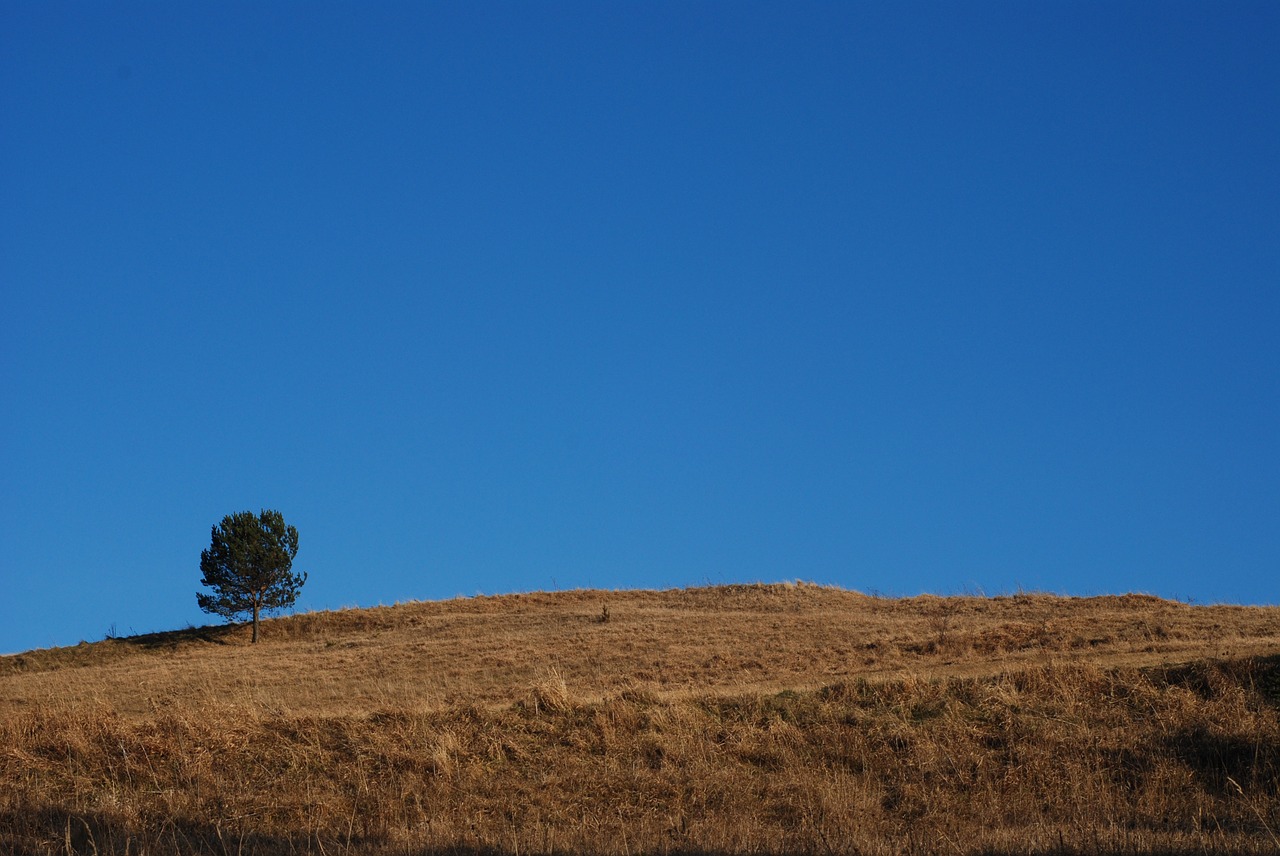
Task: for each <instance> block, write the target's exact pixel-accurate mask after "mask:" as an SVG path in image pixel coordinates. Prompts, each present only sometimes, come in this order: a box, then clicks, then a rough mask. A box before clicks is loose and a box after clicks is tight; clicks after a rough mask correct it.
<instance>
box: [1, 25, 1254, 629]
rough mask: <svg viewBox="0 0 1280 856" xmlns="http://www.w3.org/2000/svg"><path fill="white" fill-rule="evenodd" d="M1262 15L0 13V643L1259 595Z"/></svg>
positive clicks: (1245, 599)
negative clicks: (201, 630)
mask: <svg viewBox="0 0 1280 856" xmlns="http://www.w3.org/2000/svg"><path fill="white" fill-rule="evenodd" d="M1277 44H1280V5H1277V4H1275V3H1207V2H1206V3H1180V2H1162V3H1146V2H1143V3H1090V2H1044V3H1015V2H974V3H964V4H955V3H943V4H932V3H899V2H867V3H843V2H841V3H806V2H799V3H791V2H788V3H742V2H733V3H730V2H683V1H682V2H674V3H659V2H645V3H632V2H624V3H526V2H520V3H489V2H485V3H473V2H467V3H457V4H447V3H416V2H415V3H410V2H405V3H390V2H379V3H371V4H363V3H362V4H357V3H349V4H341V3H279V2H266V3H261V2H255V3H245V4H238V3H217V4H185V3H182V4H175V3H140V2H126V3H116V4H90V3H78V2H77V3H28V2H12V0H0V117H3V118H0V405H2V407H3V413H4V418H3V421H2V422H0V479H2V481H3V493H2V494H0V652H11V651H19V650H25V649H29V648H34V647H44V646H48V645H54V644H74V643H76V642H77V641H79V640H81V639H86V640H94V639H100V638H102V637H103V635H104V634H106V633H108V632H116V633H120V634H127V633H130V632H139V633H140V632H147V631H154V630H161V629H169V628H176V627H184V626H186V625H187V624H188V623H194V624H204V623H213V622H215V621H217V620H218V619H216V618H215V617H213V616H206V615H204V614H203V613H201V612H200V611H199V610H198V609H197V607H196V603H195V592H196V591H197V589H198V588H199V578H200V573H199V567H198V565H199V557H200V551H201V550H202V549H204V548H206V547H208V546H209V535H210V528H211V527H212V526H213V525H214V524H215V523H217V522H218V521H220V520H221V518H222V517H223V516H224V515H226V514H230V513H233V512H236V511H242V510H252V511H255V512H256V511H257V510H259V509H261V508H275V509H279V510H280V511H282V512H283V514H284V516H285V519H286V520H287V521H288V522H289V523H290V524H292V525H294V526H296V527H297V528H298V530H299V533H300V549H299V552H298V557H297V560H296V562H295V569H297V570H304V571H307V572H308V573H309V574H310V580H309V581H308V583H307V585H306V587H305V588H304V590H303V594H302V596H301V598H300V599H299V602H298V607H299V608H301V609H325V608H337V607H342V606H352V605H360V606H371V605H377V604H379V603H392V602H395V601H398V600H404V599H434V598H442V597H451V596H454V595H457V594H464V595H470V594H475V593H477V592H484V593H500V592H507V591H527V590H535V589H553V588H560V589H564V588H577V587H597V588H649V587H672V586H688V585H700V584H704V583H728V582H751V581H757V580H766V581H768V580H782V579H796V578H800V579H806V580H814V581H817V582H823V583H834V584H838V585H841V586H844V587H847V588H854V589H858V590H861V591H868V592H873V591H874V592H882V593H886V594H915V593H918V592H922V591H929V592H936V593H943V594H945V593H952V592H959V591H981V592H986V593H988V594H996V593H1003V592H1009V591H1014V590H1017V589H1034V590H1047V591H1054V592H1061V593H1065V594H1078V595H1087V594H1097V593H1104V592H1123V591H1144V592H1150V593H1154V594H1159V595H1162V596H1165V597H1178V598H1183V599H1192V600H1195V601H1197V602H1211V601H1230V602H1243V603H1275V602H1277V601H1280V442H1278V441H1280V51H1277V50H1276V45H1277Z"/></svg>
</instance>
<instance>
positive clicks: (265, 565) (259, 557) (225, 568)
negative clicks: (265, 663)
mask: <svg viewBox="0 0 1280 856" xmlns="http://www.w3.org/2000/svg"><path fill="white" fill-rule="evenodd" d="M297 554H298V530H297V529H295V528H293V527H292V526H288V525H286V524H285V522H284V515H282V514H281V513H280V512H279V511H272V510H263V511H262V512H261V513H260V514H257V515H255V514H254V513H253V512H251V511H241V512H239V513H237V514H229V515H227V516H226V517H224V518H222V522H221V523H220V524H217V525H216V526H214V527H213V534H212V538H211V542H210V544H209V549H207V550H205V551H203V552H202V553H201V554H200V572H201V573H202V574H203V578H202V579H201V580H200V584H201V585H203V586H206V587H208V588H210V589H212V592H211V593H208V594H206V593H204V592H197V593H196V602H197V603H198V604H199V605H200V608H201V609H202V610H204V611H205V612H208V613H211V614H214V615H221V616H223V617H224V618H227V619H234V618H235V617H236V616H239V615H250V614H251V615H252V616H253V641H254V642H255V643H256V642H257V641H258V616H259V613H261V611H262V610H264V609H267V610H273V609H283V608H284V607H287V606H292V605H293V602H294V601H295V600H297V598H298V592H299V590H300V589H301V588H302V584H303V583H305V582H306V581H307V575H306V574H305V573H303V574H295V573H293V572H292V567H293V557H294V556H296V555H297Z"/></svg>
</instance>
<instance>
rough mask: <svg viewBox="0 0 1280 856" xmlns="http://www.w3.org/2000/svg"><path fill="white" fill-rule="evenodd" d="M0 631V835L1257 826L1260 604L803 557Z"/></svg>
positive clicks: (517, 836)
mask: <svg viewBox="0 0 1280 856" xmlns="http://www.w3.org/2000/svg"><path fill="white" fill-rule="evenodd" d="M247 634H248V631H247V629H246V628H244V627H238V626H230V627H210V628H190V629H188V630H183V631H175V632H172V633H162V634H151V635H147V636H138V637H131V638H125V639H108V640H104V641H102V642H97V643H93V644H81V645H79V646H75V647H71V648H61V649H47V650H41V651H33V652H28V653H25V654H21V655H17V656H12V657H0V850H5V849H6V848H7V850H8V851H12V852H20V853H49V854H52V853H66V852H84V853H119V854H123V853H126V852H127V853H132V854H169V853H219V854H221V853H263V854H276V853H298V852H313V853H325V854H332V853H347V852H351V853H356V852H359V853H365V852H368V853H386V854H416V853H428V852H451V853H466V854H479V853H512V854H514V853H527V852H532V853H628V854H629V853H666V852H679V853H703V854H719V853H746V852H753V853H810V852H836V853H864V854H873V853H902V852H918V853H933V852H937V853H974V854H977V853H984V854H1000V853H1009V854H1013V853H1045V854H1050V853H1053V854H1067V853H1093V852H1117V853H1119V852H1124V853H1150V854H1157V853H1201V852H1215V853H1274V852H1277V851H1280V838H1278V837H1277V834H1276V831H1277V830H1278V829H1280V809H1278V801H1280V609H1278V608H1273V607H1266V608H1263V607H1235V606H1191V605H1187V604H1183V603H1177V602H1172V601H1165V600H1160V599H1158V598H1154V597H1149V596H1143V595H1127V596H1123V597H1099V598H1061V597H1054V596H1048V595H1017V596H1013V597H997V598H982V597H949V598H939V597H917V598H907V599H888V598H879V597H869V596H867V595H863V594H859V593H856V592H849V591H842V590H838V589H832V588H825V587H819V586H812V585H804V584H797V585H751V586H722V587H715V588H703V589H688V590H677V591H664V592H645V591H637V592H600V591H575V592H561V593H533V594H517V595H504V596H498V597H476V598H467V599H457V600H451V601H442V602H422V603H407V604H400V605H397V606H392V607H379V608H376V609H367V610H348V611H341V612H330V613H310V614H302V615H295V616H289V617H285V618H279V619H274V620H271V621H269V622H267V623H266V624H265V625H264V628H263V635H264V641H263V642H262V643H261V644H259V645H256V646H250V645H249V644H248V635H247Z"/></svg>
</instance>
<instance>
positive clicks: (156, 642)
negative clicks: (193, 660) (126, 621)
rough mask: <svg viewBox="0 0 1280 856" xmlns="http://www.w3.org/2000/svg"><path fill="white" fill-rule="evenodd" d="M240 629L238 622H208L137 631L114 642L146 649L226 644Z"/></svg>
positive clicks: (119, 637) (118, 637) (117, 637)
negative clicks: (203, 643) (152, 630)
mask: <svg viewBox="0 0 1280 856" xmlns="http://www.w3.org/2000/svg"><path fill="white" fill-rule="evenodd" d="M239 630H240V625H239V624H210V625H207V626H205V627H188V628H186V629H185V630H162V631H160V632H158V633H139V634H138V635H137V636H116V637H114V639H115V641H116V642H122V643H124V644H126V645H136V646H138V647H139V648H146V649H148V650H160V649H169V650H172V649H176V648H178V647H180V646H183V645H190V644H193V643H196V642H206V643H209V644H212V645H227V644H230V643H229V641H228V640H229V639H230V637H232V636H234V635H235V634H236V633H237V632H238V631H239Z"/></svg>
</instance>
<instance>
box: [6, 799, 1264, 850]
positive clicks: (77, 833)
mask: <svg viewBox="0 0 1280 856" xmlns="http://www.w3.org/2000/svg"><path fill="white" fill-rule="evenodd" d="M601 843H602V849H605V850H610V851H612V850H614V849H615V848H613V847H610V846H608V845H609V844H611V843H612V842H601ZM884 844H885V848H886V849H887V850H888V851H891V852H896V853H902V854H904V856H928V854H934V853H943V852H946V853H954V852H956V846H955V844H954V843H952V842H936V843H932V844H931V843H929V842H922V841H919V840H914V841H906V842H902V841H899V842H889V841H886V842H884ZM895 845H896V846H895ZM903 845H905V846H903ZM634 852H635V856H659V854H662V856H735V854H734V853H733V852H731V851H723V850H706V849H699V848H684V847H675V848H662V849H661V850H654V851H644V850H639V851H634ZM751 852H752V853H753V854H755V856H810V854H812V853H814V852H817V851H810V850H771V851H761V850H752V851H751ZM822 852H825V853H835V854H840V853H847V854H851V856H853V854H859V853H861V852H862V851H860V850H859V849H857V848H856V847H852V846H850V847H848V848H847V849H846V848H842V847H841V846H840V843H839V842H834V841H833V842H830V843H829V845H828V846H827V847H825V848H824V849H823V851H822ZM961 852H966V853H969V854H970V855H971V856H1086V854H1087V856H1121V854H1123V856H1202V854H1206V853H1213V854H1222V856H1229V854H1236V853H1256V852H1259V851H1252V850H1237V849H1234V848H1229V847H1228V848H1209V849H1168V848H1160V847H1154V848H1142V847H1137V848H1135V847H1133V846H1128V847H1123V848H1112V847H1107V846H1101V847H1099V846H1093V847H1077V846H1072V845H1066V844H1064V845H1061V846H1057V847H1047V848H1037V847H1027V848H1020V849H1017V850H992V849H975V850H972V851H961ZM0 853H22V854H30V856H53V854H77V856H78V854H94V856H137V854H144V853H145V854H148V855H149V856H228V854H241V856H249V854H252V856H284V854H290V856H296V854H302V853H317V854H326V856H352V855H353V854H368V856H516V853H515V852H514V851H510V850H507V849H502V848H495V847H487V846H475V845H467V844H459V845H452V846H444V847H427V848H413V847H404V846H393V845H390V844H388V843H386V842H385V841H381V840H378V839H368V838H360V837H350V838H347V837H344V836H334V835H328V836H317V835H314V834H306V833H299V834H297V835H287V836H272V835H262V834H258V833H251V832H240V831H236V830H233V829H224V828H223V827H221V826H220V825H218V824H212V823H208V822H205V821H194V820H188V819H170V820H160V821H157V822H156V823H155V824H154V825H150V826H148V828H146V829H145V830H138V829H135V828H132V827H131V826H130V825H129V824H127V823H124V822H123V821H121V820H120V819H119V818H115V817H111V816H109V815H104V814H95V813H83V812H68V811H66V810H63V809H56V808H46V809H39V810H26V811H23V810H19V811H3V812H0ZM557 853H562V854H564V856H571V854H577V853H581V854H582V856H590V855H589V851H557Z"/></svg>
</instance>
